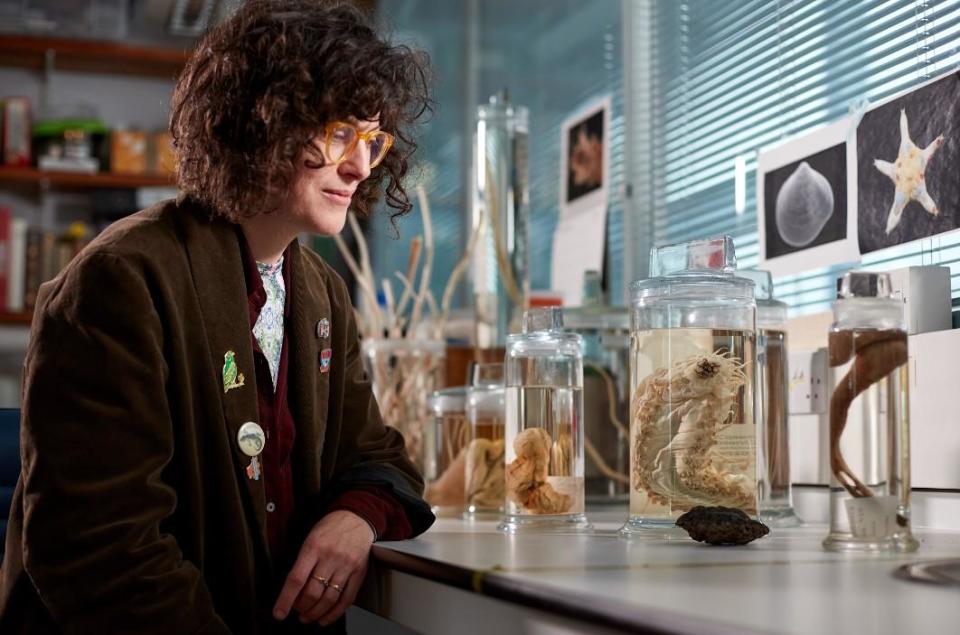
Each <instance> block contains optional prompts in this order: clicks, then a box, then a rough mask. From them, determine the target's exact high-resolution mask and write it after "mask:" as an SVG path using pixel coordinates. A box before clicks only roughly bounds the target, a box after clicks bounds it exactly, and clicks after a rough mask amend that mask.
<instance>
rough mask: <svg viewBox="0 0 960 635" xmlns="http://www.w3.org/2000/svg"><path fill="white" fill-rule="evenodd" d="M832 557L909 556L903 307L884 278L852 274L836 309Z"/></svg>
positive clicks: (912, 546)
mask: <svg viewBox="0 0 960 635" xmlns="http://www.w3.org/2000/svg"><path fill="white" fill-rule="evenodd" d="M833 317H834V323H833V326H831V328H830V339H829V347H828V357H829V361H830V366H831V368H832V370H833V374H834V376H835V377H836V378H837V380H836V383H835V385H834V388H833V394H832V395H831V396H830V471H831V479H830V481H831V482H830V533H829V534H828V535H827V537H826V539H825V540H824V541H823V546H824V548H826V549H828V550H830V551H899V552H904V551H914V550H916V549H917V547H918V543H917V540H916V539H915V538H914V537H913V535H912V534H911V532H910V428H909V420H908V416H907V413H908V411H909V401H908V399H909V397H908V394H907V391H908V385H909V383H908V374H907V332H906V328H905V324H904V317H903V303H902V302H901V301H900V300H899V299H897V298H894V297H892V294H891V287H890V277H889V276H888V275H887V274H881V273H869V272H856V271H855V272H850V273H848V274H846V275H845V276H844V277H843V279H842V281H841V284H840V293H839V297H838V299H837V301H836V302H835V303H834V305H833Z"/></svg>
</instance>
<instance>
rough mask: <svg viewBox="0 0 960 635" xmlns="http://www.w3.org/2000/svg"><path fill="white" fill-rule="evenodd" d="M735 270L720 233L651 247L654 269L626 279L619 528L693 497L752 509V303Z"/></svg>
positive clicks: (681, 507)
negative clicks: (625, 468) (626, 472)
mask: <svg viewBox="0 0 960 635" xmlns="http://www.w3.org/2000/svg"><path fill="white" fill-rule="evenodd" d="M735 270H736V256H735V254H734V249H733V241H732V239H731V238H730V237H729V236H725V237H723V238H717V239H712V240H702V241H694V242H689V243H681V244H676V245H669V246H666V247H659V248H654V249H652V250H651V255H650V273H651V275H652V276H653V277H652V278H649V279H647V280H639V281H637V282H634V283H633V285H632V315H631V320H632V325H631V328H632V333H631V341H630V350H631V356H630V364H631V368H630V382H631V395H632V396H631V401H630V413H631V419H630V480H631V487H630V515H629V518H628V520H627V523H626V524H625V525H624V526H623V528H622V529H621V534H622V535H624V536H628V537H629V536H632V535H637V534H642V533H644V532H646V530H648V529H666V528H670V527H672V526H673V525H674V521H675V520H676V518H677V517H678V516H680V515H681V514H683V513H684V512H686V511H689V510H690V509H691V508H693V507H695V506H697V505H706V506H717V505H722V506H725V507H734V508H738V509H741V510H743V511H744V512H746V513H747V514H750V515H752V516H756V514H757V478H756V470H757V460H756V425H755V420H754V381H755V379H754V377H755V376H754V373H755V368H756V348H755V339H756V337H755V323H756V302H755V301H754V291H753V283H752V282H751V281H749V280H744V279H743V278H737V277H735V276H734V273H735ZM667 535H670V533H669V532H667Z"/></svg>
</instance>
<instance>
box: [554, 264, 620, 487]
mask: <svg viewBox="0 0 960 635" xmlns="http://www.w3.org/2000/svg"><path fill="white" fill-rule="evenodd" d="M588 273H589V272H588ZM563 322H564V326H565V327H566V329H567V330H570V331H573V332H574V333H578V334H579V335H580V336H581V337H582V338H583V414H584V418H583V423H584V451H585V452H584V459H585V462H584V477H585V481H586V495H587V503H588V504H594V503H597V504H606V503H620V504H622V503H625V502H626V501H627V498H628V497H629V495H630V492H629V488H628V485H629V482H630V480H629V477H628V475H627V474H628V472H629V467H628V466H629V463H630V430H629V427H628V426H629V423H628V421H629V420H628V411H629V409H630V408H629V405H630V385H629V382H630V376H629V375H630V373H629V368H630V359H629V357H630V356H629V351H630V313H629V311H627V310H626V309H624V308H619V307H610V306H604V305H602V304H597V305H594V306H585V307H582V308H577V309H566V310H564V312H563Z"/></svg>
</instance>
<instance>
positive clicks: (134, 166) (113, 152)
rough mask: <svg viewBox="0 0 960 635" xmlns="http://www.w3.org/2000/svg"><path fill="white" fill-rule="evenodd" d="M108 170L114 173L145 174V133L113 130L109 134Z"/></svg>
mask: <svg viewBox="0 0 960 635" xmlns="http://www.w3.org/2000/svg"><path fill="white" fill-rule="evenodd" d="M110 171H111V172H114V173H116V174H146V172H147V133H145V132H136V131H133V130H114V131H113V133H111V135H110Z"/></svg>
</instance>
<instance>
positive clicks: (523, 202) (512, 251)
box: [471, 95, 530, 349]
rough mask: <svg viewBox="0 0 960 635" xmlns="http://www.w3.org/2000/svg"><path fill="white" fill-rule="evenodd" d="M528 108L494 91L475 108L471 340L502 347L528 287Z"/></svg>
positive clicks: (524, 304)
mask: <svg viewBox="0 0 960 635" xmlns="http://www.w3.org/2000/svg"><path fill="white" fill-rule="evenodd" d="M528 130H529V128H528V112H527V109H526V108H524V107H522V106H514V105H512V104H510V103H508V102H507V99H506V97H505V96H501V95H494V96H492V97H490V101H489V103H488V104H486V105H483V106H480V107H479V108H478V109H477V129H476V134H475V136H474V150H475V152H474V161H475V162H476V164H475V166H474V170H473V171H472V172H473V178H474V185H475V187H474V203H473V224H474V226H477V224H478V223H480V236H479V240H478V242H477V246H476V250H475V251H474V254H473V263H472V276H471V280H472V284H473V296H474V308H475V311H476V333H475V344H476V345H477V347H479V348H481V349H486V348H497V347H502V346H503V345H504V344H505V342H506V338H507V333H509V332H510V327H511V324H513V325H517V324H518V323H519V320H518V318H519V315H520V311H522V310H523V309H524V308H525V307H526V302H527V297H528V296H529V292H530V288H529V287H530V284H529V263H528V260H529V255H528V254H529V244H528V243H529V238H528V235H527V217H528V216H529V213H530V212H529V208H530V195H529V178H528V167H527V163H528V154H529V153H528V137H529V132H528Z"/></svg>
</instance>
